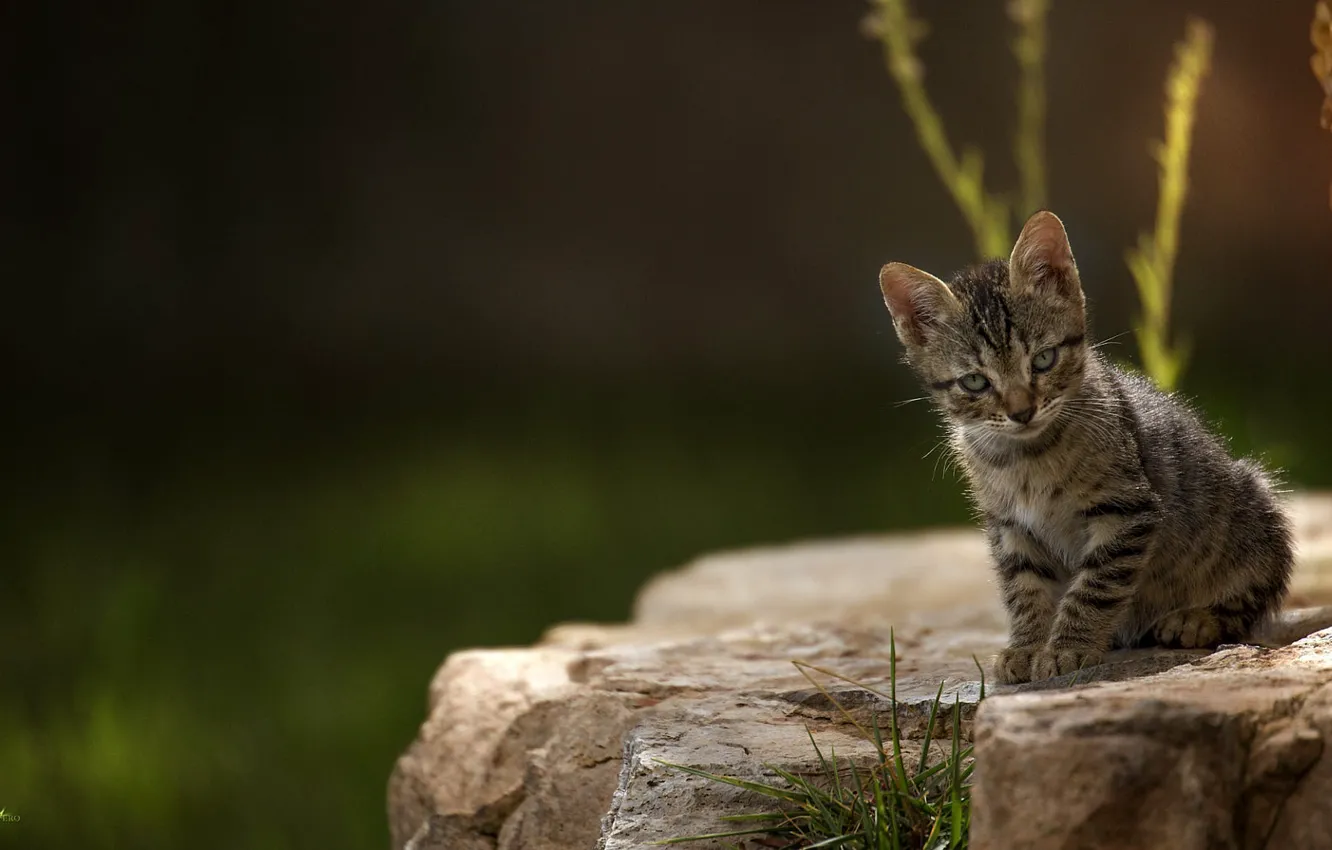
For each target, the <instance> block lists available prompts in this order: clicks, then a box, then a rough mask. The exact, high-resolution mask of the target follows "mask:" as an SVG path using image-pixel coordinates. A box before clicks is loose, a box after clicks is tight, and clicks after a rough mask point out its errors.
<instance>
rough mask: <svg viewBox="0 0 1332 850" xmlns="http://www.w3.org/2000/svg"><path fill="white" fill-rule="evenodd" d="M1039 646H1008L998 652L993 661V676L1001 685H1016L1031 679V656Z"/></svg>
mask: <svg viewBox="0 0 1332 850" xmlns="http://www.w3.org/2000/svg"><path fill="white" fill-rule="evenodd" d="M1039 648H1040V647H1036V646H1010V647H1008V648H1006V649H1004V650H1002V651H1001V652H1000V653H999V658H998V659H997V660H996V661H995V662H994V677H995V678H996V679H998V680H999V684H1001V685H1016V684H1020V683H1022V682H1029V681H1031V656H1032V655H1034V654H1035V652H1036V650H1037V649H1039Z"/></svg>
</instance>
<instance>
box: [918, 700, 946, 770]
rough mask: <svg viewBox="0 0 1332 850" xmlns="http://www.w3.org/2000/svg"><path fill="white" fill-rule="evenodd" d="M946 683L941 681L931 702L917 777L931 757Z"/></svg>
mask: <svg viewBox="0 0 1332 850" xmlns="http://www.w3.org/2000/svg"><path fill="white" fill-rule="evenodd" d="M943 686H944V683H943V682H940V683H939V690H938V691H937V692H936V693H935V694H934V702H932V703H930V719H929V720H928V721H926V723H925V743H924V744H922V745H921V748H920V764H918V765H917V766H916V777H917V779H919V777H920V773H921V771H923V770H924V769H925V762H927V761H928V760H929V757H930V736H931V735H932V734H933V733H934V718H936V717H937V716H938V715H939V701H940V700H942V699H943Z"/></svg>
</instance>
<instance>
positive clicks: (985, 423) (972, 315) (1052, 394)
mask: <svg viewBox="0 0 1332 850" xmlns="http://www.w3.org/2000/svg"><path fill="white" fill-rule="evenodd" d="M879 285H880V287H881V288H882V289H883V298H884V301H885V302H886V303H887V305H888V311H889V312H890V313H891V314H892V317H893V327H894V329H896V331H897V336H898V338H899V339H900V340H902V344H903V345H905V346H906V362H907V363H908V364H910V366H911V368H912V369H914V370H915V372H916V374H917V375H919V376H920V378H921V380H922V381H923V382H924V384H925V386H926V388H928V389H929V391H930V393H931V394H932V396H933V397H934V400H935V402H936V403H937V404H938V406H939V407H940V408H941V409H942V410H943V411H944V412H945V413H946V414H947V415H948V417H949V418H950V419H951V420H952V422H953V423H954V424H956V425H958V426H959V427H961V428H963V429H965V430H966V431H968V432H973V433H975V434H977V436H979V435H981V434H992V435H995V436H999V437H1003V438H1012V439H1017V440H1027V439H1031V438H1034V437H1036V436H1037V435H1038V434H1040V433H1041V432H1042V431H1044V430H1045V428H1046V426H1048V425H1049V424H1050V423H1051V422H1053V421H1055V419H1056V418H1057V417H1058V415H1059V411H1060V410H1061V409H1062V408H1063V407H1064V403H1065V401H1066V400H1067V399H1069V398H1070V397H1071V396H1072V395H1073V394H1075V393H1076V392H1077V390H1078V388H1079V387H1080V386H1081V385H1082V379H1083V374H1084V372H1085V370H1086V367H1087V361H1088V359H1089V357H1090V349H1089V348H1088V346H1087V343H1086V341H1085V339H1084V337H1085V334H1086V330H1087V316H1086V307H1085V303H1084V299H1083V295H1082V284H1081V282H1080V281H1079V280H1078V269H1077V265H1076V264H1075V263H1074V261H1073V251H1072V249H1071V248H1069V244H1068V234H1067V233H1065V232H1064V225H1063V224H1062V223H1061V222H1060V221H1059V219H1058V218H1056V217H1055V215H1054V214H1053V213H1049V212H1038V213H1036V214H1035V215H1033V216H1032V217H1031V218H1030V219H1028V220H1027V223H1026V225H1025V226H1024V227H1023V228H1022V235H1021V236H1019V237H1018V240H1017V244H1016V245H1015V246H1014V247H1013V254H1012V256H1011V257H1010V258H1009V260H1008V262H1007V263H1005V262H1004V261H1002V260H995V261H994V262H991V263H988V264H985V265H981V266H973V267H972V268H969V269H966V270H964V271H962V272H960V273H958V274H957V275H956V276H955V277H954V279H953V282H952V283H951V284H945V283H944V282H943V281H941V280H939V279H938V278H936V277H934V276H933V275H931V274H928V273H926V272H923V271H921V270H919V269H915V268H912V267H911V266H908V265H905V264H903V263H890V264H888V265H886V266H884V267H883V271H881V272H880V273H879Z"/></svg>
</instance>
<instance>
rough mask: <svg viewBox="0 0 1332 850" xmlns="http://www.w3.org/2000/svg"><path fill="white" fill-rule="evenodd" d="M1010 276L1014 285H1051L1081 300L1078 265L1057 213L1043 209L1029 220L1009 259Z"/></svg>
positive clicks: (1058, 291)
mask: <svg viewBox="0 0 1332 850" xmlns="http://www.w3.org/2000/svg"><path fill="white" fill-rule="evenodd" d="M1008 278H1009V281H1010V283H1011V285H1012V286H1013V287H1015V288H1033V289H1035V288H1048V289H1050V290H1052V291H1054V292H1057V293H1059V294H1060V295H1063V296H1064V297H1065V298H1068V299H1071V300H1073V301H1076V302H1078V303H1079V304H1080V303H1082V301H1083V297H1082V283H1081V281H1079V280H1078V265H1077V263H1075V262H1074V261H1073V249H1072V248H1071V247H1070V246H1069V244H1068V233H1067V232H1065V230H1064V223H1063V222H1061V221H1060V220H1059V217H1058V216H1056V215H1055V214H1054V213H1052V212H1049V211H1048V210H1041V211H1040V212H1038V213H1036V214H1035V215H1033V216H1032V217H1031V218H1029V219H1027V223H1026V224H1024V225H1023V226H1022V234H1021V235H1020V236H1018V239H1017V244H1016V245H1014V246H1013V255H1012V256H1011V257H1010V258H1009V260H1008Z"/></svg>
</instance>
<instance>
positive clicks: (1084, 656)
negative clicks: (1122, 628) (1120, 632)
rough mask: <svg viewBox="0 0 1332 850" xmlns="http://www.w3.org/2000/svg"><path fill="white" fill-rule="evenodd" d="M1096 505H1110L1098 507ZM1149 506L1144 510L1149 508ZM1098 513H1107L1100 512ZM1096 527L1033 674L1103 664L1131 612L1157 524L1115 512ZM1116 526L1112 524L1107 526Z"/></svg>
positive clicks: (1037, 676)
mask: <svg viewBox="0 0 1332 850" xmlns="http://www.w3.org/2000/svg"><path fill="white" fill-rule="evenodd" d="M1093 510H1106V508H1105V507H1104V506H1098V507H1097V508H1094V509H1093ZM1145 512H1146V509H1145V508H1144V509H1143V511H1142V512H1140V513H1145ZM1096 516H1097V517H1098V518H1101V517H1103V516H1104V515H1102V514H1097V515H1096ZM1113 516H1114V517H1115V521H1107V522H1103V523H1101V527H1100V528H1094V529H1093V541H1096V540H1098V539H1099V540H1102V541H1104V542H1102V543H1100V544H1099V545H1096V544H1095V543H1094V544H1093V545H1094V548H1093V549H1092V551H1091V553H1090V554H1089V555H1088V557H1087V559H1086V560H1085V561H1084V562H1083V565H1082V568H1081V569H1080V570H1079V571H1078V574H1077V575H1076V576H1075V577H1074V579H1073V582H1072V584H1071V585H1070V586H1069V588H1068V591H1067V592H1066V593H1065V594H1064V596H1063V598H1062V599H1060V600H1059V607H1058V609H1057V610H1056V612H1055V617H1054V626H1053V628H1052V629H1051V630H1050V638H1049V641H1048V642H1047V643H1046V645H1045V646H1044V647H1042V648H1041V650H1040V651H1039V652H1037V653H1036V654H1035V655H1034V656H1033V657H1032V661H1031V678H1032V680H1033V681H1035V680H1037V679H1048V678H1050V677H1052V676H1061V675H1063V674H1065V673H1073V672H1075V671H1077V670H1081V669H1082V668H1084V667H1092V666H1095V665H1097V664H1099V663H1101V657H1102V656H1103V655H1104V654H1105V652H1106V650H1108V649H1109V648H1110V644H1111V641H1112V639H1113V637H1114V633H1115V629H1116V627H1117V626H1118V625H1119V622H1120V620H1121V619H1122V618H1123V616H1124V614H1125V613H1126V612H1127V611H1128V607H1129V603H1130V601H1131V600H1132V598H1133V592H1134V590H1135V589H1136V581H1137V575H1138V572H1139V569H1140V568H1141V566H1142V564H1143V563H1144V561H1145V560H1146V559H1147V552H1148V547H1149V545H1150V543H1151V536H1152V532H1153V530H1154V524H1153V523H1151V522H1149V521H1146V520H1145V518H1142V517H1139V518H1138V519H1137V520H1136V521H1134V520H1132V519H1130V517H1129V516H1126V515H1120V514H1114V515H1113ZM1106 525H1110V526H1111V527H1110V528H1106V527H1105V526H1106Z"/></svg>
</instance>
